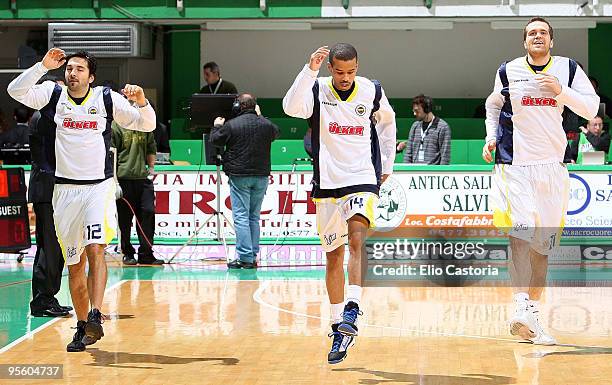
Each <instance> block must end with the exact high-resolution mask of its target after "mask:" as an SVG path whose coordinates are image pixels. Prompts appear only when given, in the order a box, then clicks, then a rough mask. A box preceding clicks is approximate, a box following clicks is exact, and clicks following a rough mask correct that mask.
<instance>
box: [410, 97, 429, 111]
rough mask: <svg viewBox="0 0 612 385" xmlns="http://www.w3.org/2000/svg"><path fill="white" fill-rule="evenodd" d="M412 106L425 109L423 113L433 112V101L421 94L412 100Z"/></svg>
mask: <svg viewBox="0 0 612 385" xmlns="http://www.w3.org/2000/svg"><path fill="white" fill-rule="evenodd" d="M412 105H413V106H415V105H418V106H421V107H423V111H425V112H432V111H431V110H432V109H433V99H432V98H431V97H429V96H426V95H423V94H420V95H417V96H415V97H414V98H413V99H412Z"/></svg>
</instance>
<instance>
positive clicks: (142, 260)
mask: <svg viewBox="0 0 612 385" xmlns="http://www.w3.org/2000/svg"><path fill="white" fill-rule="evenodd" d="M164 263H166V262H164V261H163V260H162V259H157V258H155V257H154V256H150V257H138V264H139V265H156V266H157V265H163V264H164Z"/></svg>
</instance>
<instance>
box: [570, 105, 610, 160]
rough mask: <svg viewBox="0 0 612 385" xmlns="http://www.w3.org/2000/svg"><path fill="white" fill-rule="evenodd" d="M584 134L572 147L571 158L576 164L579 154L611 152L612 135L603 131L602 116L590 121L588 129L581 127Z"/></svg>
mask: <svg viewBox="0 0 612 385" xmlns="http://www.w3.org/2000/svg"><path fill="white" fill-rule="evenodd" d="M580 130H581V131H582V133H581V134H580V139H579V140H578V141H574V143H573V144H572V146H571V149H570V153H571V158H572V160H573V161H574V162H575V161H576V159H577V158H578V154H579V153H583V152H589V151H605V152H608V151H609V150H610V134H609V133H608V132H607V131H603V119H602V118H601V116H599V115H598V116H595V117H594V118H593V119H591V120H589V122H588V123H587V126H586V128H584V127H580Z"/></svg>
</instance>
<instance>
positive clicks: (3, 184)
mask: <svg viewBox="0 0 612 385" xmlns="http://www.w3.org/2000/svg"><path fill="white" fill-rule="evenodd" d="M31 245H32V243H31V240H30V222H29V219H28V201H27V199H26V184H25V172H24V171H23V168H0V252H18V251H20V250H24V249H28V248H29V247H30V246H31Z"/></svg>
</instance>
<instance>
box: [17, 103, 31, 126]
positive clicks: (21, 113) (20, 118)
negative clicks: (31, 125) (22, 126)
mask: <svg viewBox="0 0 612 385" xmlns="http://www.w3.org/2000/svg"><path fill="white" fill-rule="evenodd" d="M13 115H14V116H15V120H16V121H17V123H27V122H28V120H29V119H30V110H29V109H28V108H27V107H25V106H20V107H17V108H15V110H14V111H13Z"/></svg>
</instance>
